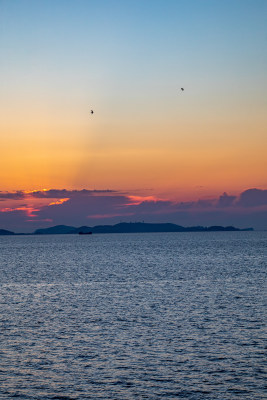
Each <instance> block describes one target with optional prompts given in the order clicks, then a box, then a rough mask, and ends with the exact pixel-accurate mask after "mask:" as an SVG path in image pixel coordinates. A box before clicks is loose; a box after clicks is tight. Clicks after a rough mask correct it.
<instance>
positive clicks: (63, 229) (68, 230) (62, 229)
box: [0, 222, 254, 235]
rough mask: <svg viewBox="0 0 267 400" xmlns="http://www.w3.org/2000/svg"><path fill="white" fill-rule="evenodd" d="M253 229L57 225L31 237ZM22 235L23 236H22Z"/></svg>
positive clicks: (0, 232)
mask: <svg viewBox="0 0 267 400" xmlns="http://www.w3.org/2000/svg"><path fill="white" fill-rule="evenodd" d="M253 230H254V229H253V228H246V229H239V228H235V227H234V226H226V227H224V226H218V225H214V226H209V227H204V226H191V227H184V226H181V225H176V224H172V223H160V224H156V223H154V224H153V223H144V222H121V223H119V224H116V225H97V226H93V227H90V226H80V227H79V228H75V227H73V226H67V225H56V226H52V227H50V228H43V229H37V230H36V231H34V232H33V233H32V234H31V235H62V234H64V235H65V234H92V233H149V232H150V233H152V232H161V233H163V232H233V231H253ZM0 235H19V234H16V233H14V232H11V231H7V230H5V229H0ZM20 235H21V234H20Z"/></svg>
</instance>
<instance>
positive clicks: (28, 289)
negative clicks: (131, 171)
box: [0, 232, 267, 400]
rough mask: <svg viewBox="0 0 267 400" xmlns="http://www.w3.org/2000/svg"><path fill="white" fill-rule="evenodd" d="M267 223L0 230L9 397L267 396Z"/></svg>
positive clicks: (1, 338) (2, 394)
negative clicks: (126, 230)
mask: <svg viewBox="0 0 267 400" xmlns="http://www.w3.org/2000/svg"><path fill="white" fill-rule="evenodd" d="M266 264H267V232H202V233H140V234H138V233H136V234H95V235H94V234H93V235H40V236H37V235H25V236H1V237H0V328H1V335H0V399H1V400H7V399H16V400H22V399H26V400H31V399H34V400H52V399H53V400H55V399H57V400H71V399H72V400H80V399H105V400H108V399H112V400H119V399H124V400H128V399H151V400H152V399H190V400H214V399H219V400H235V399H240V400H241V399H242V400H246V399H249V400H260V399H266V398H267V379H266V378H267V374H266V365H267V362H266V361H267V359H266V348H267V342H266V321H267V318H266V317H267V316H266V310H267V307H266V305H267V304H266Z"/></svg>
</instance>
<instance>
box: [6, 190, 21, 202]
mask: <svg viewBox="0 0 267 400" xmlns="http://www.w3.org/2000/svg"><path fill="white" fill-rule="evenodd" d="M25 197H26V196H25V193H24V192H23V191H21V190H18V191H16V192H2V191H0V200H22V199H24V198H25Z"/></svg>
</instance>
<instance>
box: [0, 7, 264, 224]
mask: <svg viewBox="0 0 267 400" xmlns="http://www.w3.org/2000/svg"><path fill="white" fill-rule="evenodd" d="M266 43H267V2H266V1H265V0H235V1H232V0H231V1H230V0H224V1H219V0H146V1H144V0H97V1H96V0H75V1H74V0H64V1H63V0H0V49H1V50H0V76H1V79H0V149H1V157H0V228H2V229H11V230H14V231H16V232H18V231H25V232H32V231H33V230H34V229H37V228H39V227H47V226H52V225H55V224H58V223H59V224H71V225H74V226H79V225H96V224H105V223H116V222H120V221H127V222H129V221H140V220H144V221H145V222H174V223H178V224H181V225H186V226H189V225H190V226H192V225H198V224H201V225H218V224H220V225H236V226H238V227H243V228H245V227H248V226H249V227H250V226H252V227H254V228H255V229H267V199H266V193H267V177H266V171H267V157H266V149H267V135H266V133H267V112H266V109H267V95H266V92H267V74H266V71H267V51H266V50H267V48H266V47H267V45H266ZM181 87H183V88H184V91H181ZM91 109H93V110H94V114H91V113H90V110H91ZM52 196H54V197H52ZM244 199H245V200H244ZM248 199H249V200H248Z"/></svg>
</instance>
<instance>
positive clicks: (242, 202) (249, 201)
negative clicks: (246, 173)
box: [237, 189, 267, 207]
mask: <svg viewBox="0 0 267 400" xmlns="http://www.w3.org/2000/svg"><path fill="white" fill-rule="evenodd" d="M265 205H267V190H261V189H248V190H245V191H244V192H242V193H241V194H240V197H239V200H238V202H237V206H242V207H258V206H265Z"/></svg>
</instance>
